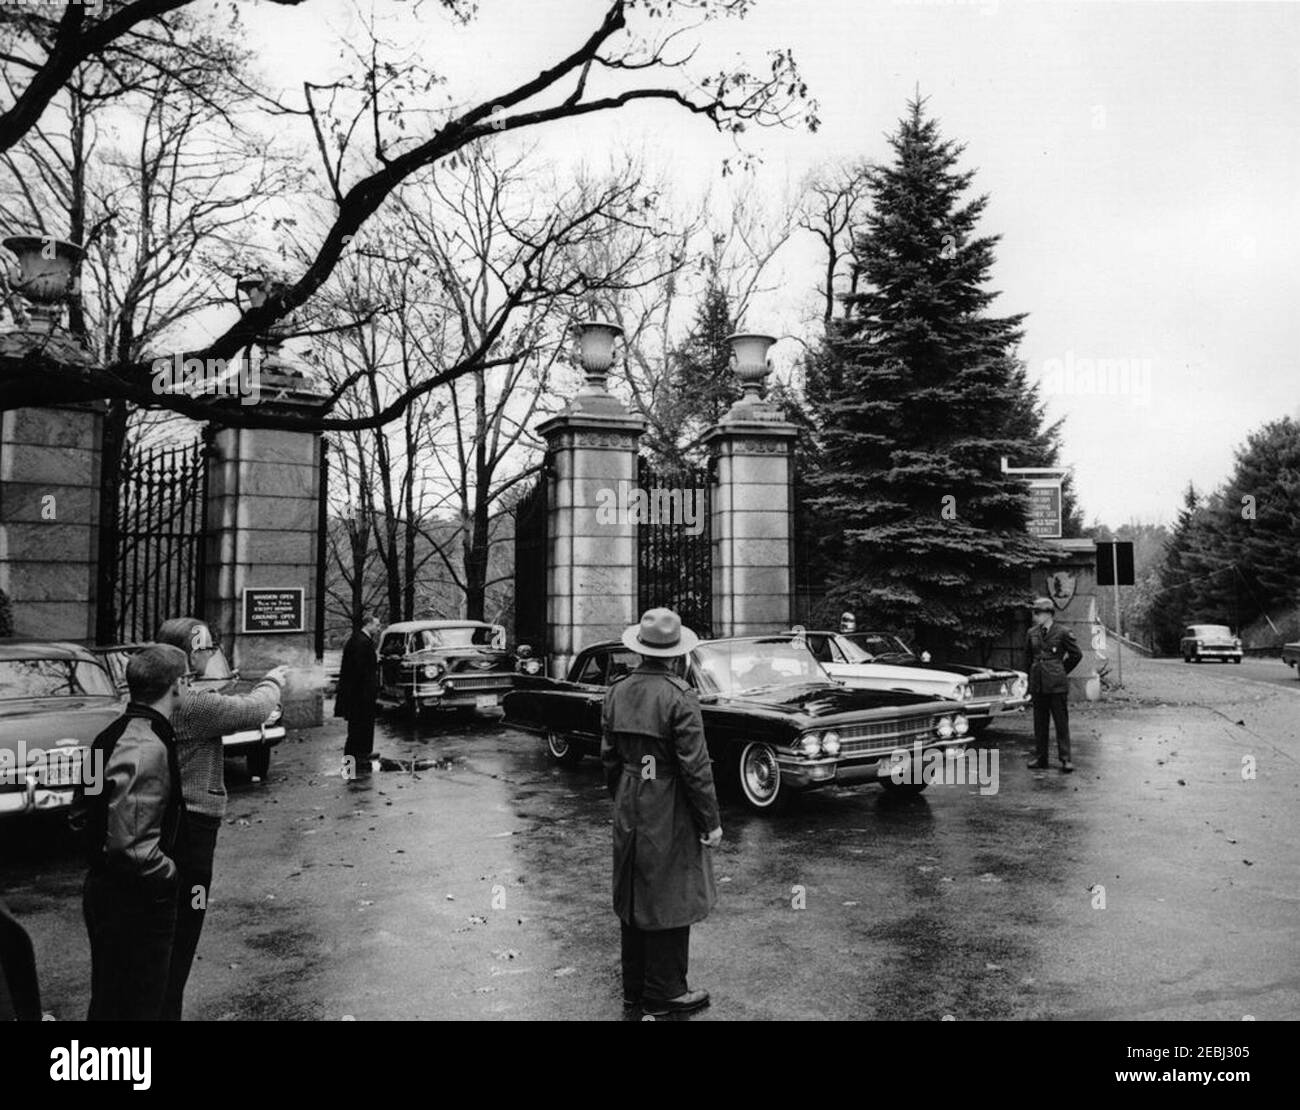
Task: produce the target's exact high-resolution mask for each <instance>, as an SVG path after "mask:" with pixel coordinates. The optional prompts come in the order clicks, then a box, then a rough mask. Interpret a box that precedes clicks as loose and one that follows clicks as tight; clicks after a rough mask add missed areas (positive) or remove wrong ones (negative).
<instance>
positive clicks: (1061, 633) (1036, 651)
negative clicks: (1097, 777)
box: [1029, 597, 1083, 774]
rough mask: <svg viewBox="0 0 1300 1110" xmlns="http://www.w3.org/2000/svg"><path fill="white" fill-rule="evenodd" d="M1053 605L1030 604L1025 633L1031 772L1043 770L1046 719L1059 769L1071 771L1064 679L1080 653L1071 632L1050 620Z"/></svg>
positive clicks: (1046, 601)
mask: <svg viewBox="0 0 1300 1110" xmlns="http://www.w3.org/2000/svg"><path fill="white" fill-rule="evenodd" d="M1054 614H1055V606H1053V604H1052V599H1051V598H1049V597H1040V598H1039V599H1038V600H1037V601H1035V602H1034V627H1033V628H1031V629H1030V630H1029V695H1030V699H1031V700H1032V701H1033V703H1034V739H1035V740H1036V741H1037V743H1038V758H1037V759H1035V760H1034V761H1033V762H1032V763H1030V764H1029V766H1030V767H1032V768H1033V769H1034V770H1043V769H1045V768H1046V767H1047V729H1048V719H1049V718H1050V719H1051V721H1052V722H1053V723H1054V724H1055V725H1056V752H1057V755H1059V756H1060V757H1061V770H1062V771H1065V772H1066V773H1067V774H1068V773H1069V772H1070V771H1073V770H1074V764H1073V763H1071V762H1070V706H1069V702H1068V696H1069V690H1070V682H1069V679H1068V678H1067V677H1066V676H1067V675H1069V673H1070V672H1071V671H1072V670H1074V668H1075V667H1077V666H1078V665H1079V661H1080V660H1081V659H1083V652H1081V651H1080V650H1079V645H1078V643H1076V642H1075V639H1074V633H1073V632H1071V631H1070V630H1069V629H1068V628H1066V627H1065V625H1063V624H1057V623H1056V621H1055V620H1054V619H1053V616H1054Z"/></svg>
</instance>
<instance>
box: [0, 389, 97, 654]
mask: <svg viewBox="0 0 1300 1110" xmlns="http://www.w3.org/2000/svg"><path fill="white" fill-rule="evenodd" d="M102 436H103V407H102V406H100V405H85V406H76V407H68V408H40V409H35V408H25V409H11V410H10V411H8V412H4V413H0V590H4V592H5V593H6V594H7V595H8V596H9V599H10V603H11V606H12V611H13V621H14V627H13V633H14V635H15V636H19V637H32V638H35V639H43V640H51V639H52V640H72V641H75V642H77V643H86V644H88V643H92V642H93V641H94V636H95V627H94V623H95V566H96V562H97V558H98V543H99V466H100V445H101V441H102Z"/></svg>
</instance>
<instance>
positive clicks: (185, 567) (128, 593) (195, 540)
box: [113, 440, 208, 643]
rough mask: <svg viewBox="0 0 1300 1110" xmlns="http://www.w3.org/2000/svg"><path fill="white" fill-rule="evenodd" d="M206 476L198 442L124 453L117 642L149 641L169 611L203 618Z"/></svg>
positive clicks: (116, 577)
mask: <svg viewBox="0 0 1300 1110" xmlns="http://www.w3.org/2000/svg"><path fill="white" fill-rule="evenodd" d="M207 474H208V468H207V457H206V453H205V451H204V445H203V443H202V442H201V441H199V440H196V441H195V442H193V443H190V444H183V445H179V446H176V445H168V444H160V445H158V446H155V447H149V448H144V449H140V448H133V449H128V451H127V453H126V454H125V455H124V456H123V459H122V474H121V485H120V486H119V487H118V517H117V519H118V525H117V543H116V545H115V553H114V570H115V574H114V598H113V610H114V613H115V615H116V627H115V633H116V638H117V640H118V642H119V643H131V642H133V641H140V640H150V639H152V638H153V636H154V634H155V633H156V632H157V630H158V626H159V625H160V624H161V623H162V622H163V621H164V620H167V619H168V618H170V617H202V616H203V571H204V557H205V548H206V544H205V539H206V535H205V521H206V506H207Z"/></svg>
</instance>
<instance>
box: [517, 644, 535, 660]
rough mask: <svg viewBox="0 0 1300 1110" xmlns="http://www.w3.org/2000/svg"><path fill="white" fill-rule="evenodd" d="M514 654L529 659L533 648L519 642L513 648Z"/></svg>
mask: <svg viewBox="0 0 1300 1110" xmlns="http://www.w3.org/2000/svg"><path fill="white" fill-rule="evenodd" d="M515 654H516V655H517V656H519V658H520V659H530V658H532V654H533V649H532V648H531V647H529V646H528V645H527V644H520V645H519V646H518V647H516V648H515Z"/></svg>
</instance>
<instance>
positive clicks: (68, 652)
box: [0, 640, 99, 663]
mask: <svg viewBox="0 0 1300 1110" xmlns="http://www.w3.org/2000/svg"><path fill="white" fill-rule="evenodd" d="M0 659H81V660H85V661H89V662H92V663H98V662H99V660H98V659H96V658H95V656H94V655H93V654H92V653H91V652H90V650H89V649H87V648H85V647H83V646H82V645H81V644H74V643H72V642H71V641H70V640H0Z"/></svg>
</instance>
